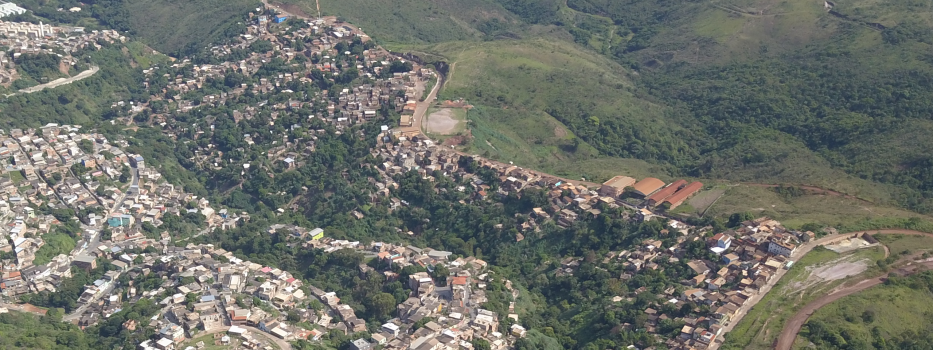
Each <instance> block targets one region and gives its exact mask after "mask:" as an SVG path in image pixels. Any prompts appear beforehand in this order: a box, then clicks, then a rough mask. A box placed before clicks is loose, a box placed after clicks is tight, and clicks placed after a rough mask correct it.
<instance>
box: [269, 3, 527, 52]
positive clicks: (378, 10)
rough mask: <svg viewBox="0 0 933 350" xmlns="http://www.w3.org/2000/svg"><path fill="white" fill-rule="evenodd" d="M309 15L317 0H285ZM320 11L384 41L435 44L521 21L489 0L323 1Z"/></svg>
mask: <svg viewBox="0 0 933 350" xmlns="http://www.w3.org/2000/svg"><path fill="white" fill-rule="evenodd" d="M282 3H284V4H287V5H291V6H297V7H298V8H299V9H301V10H302V11H304V12H305V13H308V14H315V13H317V9H316V8H315V1H314V0H283V1H282ZM320 3H321V13H322V14H323V15H325V16H339V17H343V18H345V19H346V20H347V21H349V22H351V23H355V24H358V25H360V26H361V27H362V28H363V30H365V31H366V33H367V34H369V35H370V36H372V37H374V38H376V39H377V40H380V41H383V42H403V43H436V42H445V41H453V40H475V39H481V38H485V37H487V35H488V36H489V37H495V36H497V35H507V34H508V33H509V32H510V31H512V30H515V29H517V27H518V26H519V25H521V22H520V21H519V20H518V19H516V17H515V16H514V15H512V14H511V13H510V12H508V11H506V10H505V9H504V8H502V6H499V5H498V4H496V3H495V2H493V1H489V0H437V1H417V0H393V1H367V0H321V1H320Z"/></svg>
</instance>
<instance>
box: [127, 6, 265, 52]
mask: <svg viewBox="0 0 933 350" xmlns="http://www.w3.org/2000/svg"><path fill="white" fill-rule="evenodd" d="M123 4H124V6H125V8H126V12H127V13H128V14H129V16H130V18H129V21H130V27H131V28H132V31H133V32H135V33H136V34H137V35H138V36H139V38H140V39H141V40H142V41H143V42H145V43H147V44H148V45H150V46H152V47H154V48H155V49H156V50H159V51H161V52H166V53H171V52H175V51H178V50H182V49H184V48H185V47H187V46H188V45H191V44H194V45H195V47H196V46H198V45H207V44H208V43H211V42H214V41H217V40H220V39H223V38H225V37H228V36H230V35H237V34H239V32H238V31H239V28H240V27H241V26H242V24H240V25H238V22H240V23H242V22H243V21H244V20H245V16H246V14H247V13H248V12H249V11H251V10H254V9H255V8H256V7H258V6H259V5H261V3H260V2H259V1H258V0H197V1H173V0H124V2H123Z"/></svg>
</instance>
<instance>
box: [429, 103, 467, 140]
mask: <svg viewBox="0 0 933 350" xmlns="http://www.w3.org/2000/svg"><path fill="white" fill-rule="evenodd" d="M460 113H463V114H465V113H466V112H465V111H462V110H455V109H451V108H443V109H438V110H437V111H435V112H433V113H431V114H429V115H428V120H427V122H426V123H425V124H426V127H427V131H428V133H432V134H439V135H454V134H457V133H459V132H460V131H461V130H462V129H463V127H464V126H465V125H464V124H465V123H466V121H465V120H463V118H462V116H460V115H458V114H460Z"/></svg>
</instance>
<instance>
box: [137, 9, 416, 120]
mask: <svg viewBox="0 0 933 350" xmlns="http://www.w3.org/2000/svg"><path fill="white" fill-rule="evenodd" d="M251 16H252V20H251V22H250V26H249V27H248V28H247V32H246V33H244V34H243V35H241V37H240V40H239V41H237V42H235V43H231V44H227V45H223V46H215V47H213V48H211V50H212V53H213V54H214V55H216V56H217V57H218V58H220V59H224V58H226V57H227V56H229V55H230V54H231V53H232V52H234V51H237V50H247V49H248V48H249V47H250V45H251V44H253V43H254V42H256V41H258V40H264V41H268V42H270V43H271V45H272V50H270V51H268V52H265V53H257V52H250V53H249V54H248V57H246V58H243V59H239V60H231V61H226V62H222V63H219V64H213V65H211V64H203V65H196V64H192V63H191V61H190V60H188V59H184V60H182V61H180V62H177V63H175V64H173V66H172V68H183V69H185V70H188V72H187V73H185V74H178V75H175V76H170V75H168V73H162V74H163V76H164V77H165V78H168V79H169V80H170V83H169V85H168V86H167V87H166V88H165V89H164V90H163V91H162V92H163V94H162V95H164V94H169V93H170V94H171V97H170V98H169V99H168V100H166V101H167V102H171V103H174V104H175V106H176V111H179V112H180V111H187V110H190V109H193V108H198V107H200V106H218V105H224V104H225V103H226V101H227V99H228V98H229V97H230V96H231V94H232V95H238V94H242V93H244V92H246V90H247V89H250V92H252V93H254V94H257V95H262V94H269V93H273V92H276V93H291V92H293V91H291V90H289V89H288V88H287V87H288V86H289V85H290V84H291V83H293V82H300V83H314V79H322V78H323V79H332V78H333V77H335V76H338V75H340V74H341V73H344V72H346V71H347V70H349V69H356V70H357V71H358V72H359V75H360V76H364V77H367V78H369V79H372V80H373V81H374V82H373V83H372V84H363V85H360V86H356V87H353V88H352V89H351V88H347V89H344V90H341V91H338V92H336V93H330V92H328V91H322V92H318V93H315V94H314V95H313V96H297V95H296V96H295V98H292V99H290V100H288V101H286V102H282V103H277V104H275V105H273V106H272V107H273V108H274V109H275V110H296V109H300V108H308V107H311V106H316V105H322V106H326V107H325V110H324V111H320V113H319V114H317V115H311V116H309V118H321V119H324V120H327V121H329V122H333V123H335V124H337V125H340V126H344V125H350V124H357V123H362V122H365V121H369V120H372V119H374V118H375V117H376V116H377V111H378V110H379V109H380V108H381V107H382V106H383V105H387V104H389V103H393V104H394V105H396V106H397V111H398V112H403V111H404V110H405V108H406V107H405V106H406V102H408V101H410V100H416V99H418V98H420V95H418V93H419V92H418V91H416V89H415V86H416V84H417V83H419V82H421V81H423V80H427V79H429V78H430V77H433V75H434V73H433V72H432V71H430V70H428V69H422V68H419V67H416V68H415V69H413V70H412V71H410V72H397V73H394V74H392V75H390V76H389V77H388V78H387V79H382V78H380V77H382V76H383V75H382V71H383V70H384V69H388V67H389V66H390V65H391V63H392V62H393V61H395V60H399V58H397V57H395V56H392V55H391V54H390V53H389V52H388V51H385V50H383V49H381V48H379V47H374V48H372V49H368V50H364V51H363V52H362V54H361V55H358V56H353V55H349V52H337V50H336V47H337V46H338V45H337V44H338V43H341V42H343V43H347V42H350V41H352V40H353V39H354V38H357V37H358V38H361V39H362V40H364V41H367V40H369V38H368V37H367V36H366V35H365V34H363V33H362V32H361V31H359V29H356V28H353V27H351V26H349V25H347V24H344V23H338V22H336V21H335V19H333V18H323V19H318V20H314V21H302V22H301V25H300V26H298V27H297V28H293V27H291V26H290V25H288V24H283V23H277V21H271V20H269V18H268V17H267V16H265V15H253V14H251ZM292 42H302V43H307V44H306V45H303V46H304V47H303V49H296V48H293V47H292V46H291V45H290V43H292ZM298 57H301V59H297V58H298ZM311 57H315V58H316V59H315V60H311V59H310V58H311ZM274 59H281V60H283V61H284V62H285V63H286V64H288V65H289V66H290V69H289V70H290V72H285V73H277V74H274V75H273V76H262V77H260V78H259V79H258V82H257V83H255V84H249V85H248V84H246V83H242V84H240V86H238V87H236V88H235V89H233V90H232V91H231V92H229V93H227V92H223V93H219V94H208V95H204V96H203V97H202V98H201V100H199V101H192V100H186V99H185V98H184V97H183V95H184V94H185V93H187V92H190V91H195V90H198V89H201V88H202V87H203V85H204V84H205V83H206V81H207V79H217V80H221V81H223V80H224V78H225V76H226V75H227V74H231V73H239V74H242V75H244V76H247V77H249V76H253V75H255V74H257V73H258V72H260V71H261V68H262V67H263V65H264V64H267V63H269V62H270V61H272V60H274ZM312 71H319V72H323V74H324V75H323V77H316V78H315V77H312V74H311V72H312ZM161 72H162V70H160V69H159V68H158V67H154V68H151V69H147V70H144V73H146V74H148V75H149V76H150V78H152V75H154V74H158V73H161ZM149 81H150V80H149V79H147V80H146V82H144V85H145V86H146V87H148V84H149ZM162 95H157V96H153V100H154V101H156V100H160V99H161V98H162V97H161V96H162ZM259 107H262V106H259ZM255 113H257V109H255V108H246V109H245V110H242V111H237V112H236V113H235V115H234V118H235V119H236V120H239V119H241V118H246V119H249V118H251V117H252V116H253V115H255ZM166 118H167V116H165V115H157V116H156V119H155V121H156V122H165V121H166Z"/></svg>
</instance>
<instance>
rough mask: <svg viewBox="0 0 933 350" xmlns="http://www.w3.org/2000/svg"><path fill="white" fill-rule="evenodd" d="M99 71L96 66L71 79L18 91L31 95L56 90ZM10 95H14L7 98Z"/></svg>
mask: <svg viewBox="0 0 933 350" xmlns="http://www.w3.org/2000/svg"><path fill="white" fill-rule="evenodd" d="M99 70H100V67H98V66H92V67H91V69H88V70H86V71H83V72H81V73H78V74H76V75H75V76H73V77H70V78H59V79H55V80H52V81H50V82H48V83H45V84H42V85H36V86H33V87H28V88H25V89H22V90H19V92H20V93H24V94H31V93H33V92H39V91H42V90H45V89H53V88H56V87H59V86H62V85H65V84H71V83H73V82H76V81H78V80H81V79H84V78H87V77H90V76H92V75H94V73H97V71H99ZM12 95H15V94H11V95H7V97H9V96H12Z"/></svg>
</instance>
